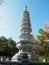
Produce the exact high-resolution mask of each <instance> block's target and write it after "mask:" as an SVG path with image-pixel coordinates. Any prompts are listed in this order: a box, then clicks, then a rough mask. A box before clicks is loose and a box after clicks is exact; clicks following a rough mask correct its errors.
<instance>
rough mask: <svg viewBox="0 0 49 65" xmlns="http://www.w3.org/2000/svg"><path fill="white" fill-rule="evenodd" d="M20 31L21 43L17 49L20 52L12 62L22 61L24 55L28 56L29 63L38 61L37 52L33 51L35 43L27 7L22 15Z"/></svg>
mask: <svg viewBox="0 0 49 65" xmlns="http://www.w3.org/2000/svg"><path fill="white" fill-rule="evenodd" d="M20 31H21V35H20V41H19V42H18V43H17V48H18V49H19V52H18V53H16V54H15V55H14V56H13V57H12V60H15V61H22V60H23V58H22V56H23V54H24V53H26V54H27V55H28V60H29V61H38V59H37V57H36V55H35V52H34V51H33V45H34V43H33V42H32V41H31V36H32V35H31V32H32V29H31V22H30V16H29V12H28V11H27V6H26V7H25V10H24V12H23V15H22V20H21V28H20Z"/></svg>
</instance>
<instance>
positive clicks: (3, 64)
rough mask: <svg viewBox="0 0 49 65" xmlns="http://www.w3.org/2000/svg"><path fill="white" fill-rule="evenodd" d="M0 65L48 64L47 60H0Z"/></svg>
mask: <svg viewBox="0 0 49 65" xmlns="http://www.w3.org/2000/svg"><path fill="white" fill-rule="evenodd" d="M0 65H49V62H28V61H22V62H16V61H14V62H13V61H0Z"/></svg>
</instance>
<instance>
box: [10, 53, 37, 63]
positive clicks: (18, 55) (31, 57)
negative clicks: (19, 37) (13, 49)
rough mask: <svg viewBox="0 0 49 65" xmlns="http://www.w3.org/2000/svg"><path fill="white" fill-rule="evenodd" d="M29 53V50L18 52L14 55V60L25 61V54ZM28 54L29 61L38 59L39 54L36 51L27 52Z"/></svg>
mask: <svg viewBox="0 0 49 65" xmlns="http://www.w3.org/2000/svg"><path fill="white" fill-rule="evenodd" d="M24 53H27V52H22V53H16V54H15V55H14V56H13V57H12V59H11V60H12V61H20V62H21V61H23V60H24V59H23V57H22V56H23V54H24ZM27 55H28V59H27V60H28V61H38V58H37V56H36V55H35V54H34V53H27Z"/></svg>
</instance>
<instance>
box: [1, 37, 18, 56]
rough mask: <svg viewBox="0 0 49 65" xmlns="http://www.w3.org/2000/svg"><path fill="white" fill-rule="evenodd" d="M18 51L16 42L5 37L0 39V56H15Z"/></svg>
mask: <svg viewBox="0 0 49 65" xmlns="http://www.w3.org/2000/svg"><path fill="white" fill-rule="evenodd" d="M16 52H18V49H17V48H16V42H15V41H14V40H12V38H9V39H6V38H5V37H4V36H2V37H0V55H5V56H10V57H11V56H13V55H14V54H15V53H16Z"/></svg>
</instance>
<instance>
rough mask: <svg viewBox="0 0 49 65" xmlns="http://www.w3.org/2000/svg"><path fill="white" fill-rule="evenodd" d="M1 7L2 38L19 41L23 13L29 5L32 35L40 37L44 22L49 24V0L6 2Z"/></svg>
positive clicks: (0, 29)
mask: <svg viewBox="0 0 49 65" xmlns="http://www.w3.org/2000/svg"><path fill="white" fill-rule="evenodd" d="M4 1H5V2H4V3H3V4H2V5H0V36H5V37H6V38H9V37H12V39H13V40H15V41H18V40H19V35H20V22H21V17H22V13H23V11H24V9H25V6H26V5H27V9H28V11H29V13H30V20H31V25H32V34H33V35H34V36H36V35H38V34H39V33H38V30H39V29H40V28H43V26H44V22H45V21H46V22H49V0H4Z"/></svg>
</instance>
